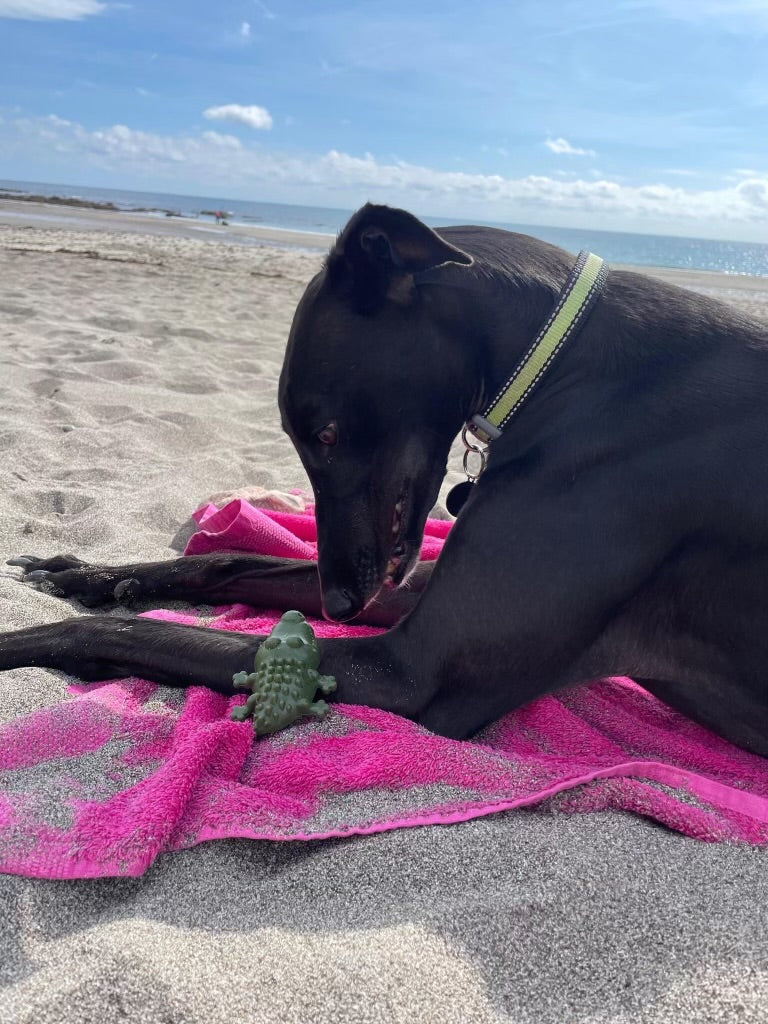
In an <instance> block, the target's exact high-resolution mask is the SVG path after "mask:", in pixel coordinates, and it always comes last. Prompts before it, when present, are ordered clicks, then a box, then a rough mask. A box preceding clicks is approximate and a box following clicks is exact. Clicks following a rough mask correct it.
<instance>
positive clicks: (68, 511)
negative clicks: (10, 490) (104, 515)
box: [19, 490, 93, 516]
mask: <svg viewBox="0 0 768 1024" xmlns="http://www.w3.org/2000/svg"><path fill="white" fill-rule="evenodd" d="M19 501H20V503H21V504H23V505H25V506H26V507H27V509H28V510H29V511H30V512H33V513H36V514H37V515H44V514H46V513H49V514H50V513H51V512H54V513H55V514H56V515H57V516H75V515H77V514H78V513H79V512H85V510H86V509H87V508H90V507H91V505H93V498H90V497H88V495H86V494H81V493H80V492H79V491H63V490H56V491H32V492H31V493H30V494H20V495H19Z"/></svg>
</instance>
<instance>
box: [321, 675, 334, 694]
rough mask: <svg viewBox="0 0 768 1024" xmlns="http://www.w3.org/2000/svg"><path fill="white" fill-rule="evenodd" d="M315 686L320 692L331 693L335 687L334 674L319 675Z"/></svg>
mask: <svg viewBox="0 0 768 1024" xmlns="http://www.w3.org/2000/svg"><path fill="white" fill-rule="evenodd" d="M317 688H318V690H320V691H321V692H322V693H333V691H334V690H335V689H336V679H335V678H334V676H320V677H319V678H318V681H317Z"/></svg>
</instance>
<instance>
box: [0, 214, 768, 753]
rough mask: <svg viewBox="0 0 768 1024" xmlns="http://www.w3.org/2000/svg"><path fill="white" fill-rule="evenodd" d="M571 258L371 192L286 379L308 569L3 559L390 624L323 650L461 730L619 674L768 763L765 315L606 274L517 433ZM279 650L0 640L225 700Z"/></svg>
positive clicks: (307, 299)
mask: <svg viewBox="0 0 768 1024" xmlns="http://www.w3.org/2000/svg"><path fill="white" fill-rule="evenodd" d="M574 269H575V268H574V259H573V256H571V255H569V254H568V253H566V252H564V251H563V250H561V249H559V248H556V247H554V246H552V245H549V244H546V243H544V242H542V241H538V240H536V239H534V238H530V237H528V236H525V235H521V234H514V233H510V232H506V231H500V230H496V229H492V228H487V227H472V226H468V227H466V226H465V227H450V228H441V229H440V230H439V231H433V230H432V229H430V228H429V227H428V226H427V225H425V224H423V223H422V222H421V221H419V220H417V219H416V218H415V217H413V216H412V215H410V214H408V213H406V212H405V211H402V210H395V209H391V208H389V207H385V206H374V205H367V206H365V207H363V208H362V209H361V210H359V211H358V212H357V213H356V214H355V215H354V216H353V217H352V219H351V220H350V221H349V223H348V224H347V226H346V227H345V228H344V230H343V231H342V232H341V234H340V236H339V238H338V240H337V242H336V244H335V245H334V246H333V248H332V250H331V252H330V254H329V256H328V258H327V260H326V262H325V265H324V267H323V269H322V270H321V272H320V273H319V274H318V275H317V276H316V277H315V278H314V279H313V280H312V281H311V282H310V284H309V285H308V287H307V289H306V292H305V293H304V296H303V298H302V299H301V301H300V303H299V306H298V308H297V310H296V314H295V317H294V320H293V324H292V327H291V331H290V336H289V339H288V346H287V351H286V355H285V362H284V366H283V370H282V374H281V378H280V384H279V407H280V413H281V416H282V422H283V427H284V429H285V430H286V431H287V433H288V435H289V436H290V438H291V440H292V442H293V444H294V445H295V447H296V450H297V452H298V454H299V456H300V458H301V461H302V463H303V464H304V467H305V469H306V471H307V474H308V476H309V479H310V481H311V484H312V488H313V490H314V494H315V499H316V516H317V529H318V550H319V557H318V562H317V565H315V564H314V563H306V562H298V561H288V560H280V559H271V558H266V557H260V556H257V555H246V554H232V553H222V554H212V555H207V556H202V557H189V558H181V559H176V560H171V561H167V562H159V563H152V564H142V565H125V566H117V567H105V566H96V565H91V564H87V563H84V562H81V561H80V560H79V559H77V558H74V557H73V556H69V555H64V556H57V557H54V558H47V559H39V558H35V557H32V556H20V557H18V558H14V559H11V562H10V564H12V565H20V566H22V568H23V569H24V574H25V578H26V580H28V581H30V582H32V583H33V584H37V585H42V586H45V587H46V588H48V589H50V590H51V591H52V592H53V593H56V594H59V595H61V596H67V597H76V598H79V599H80V601H82V603H83V604H86V605H89V606H92V605H96V604H99V603H104V602H107V601H114V600H117V601H120V602H124V603H128V602H130V601H132V600H134V599H137V598H141V599H142V600H152V601H155V602H158V603H162V602H163V601H165V600H167V599H185V600H190V601H192V602H205V603H215V604H219V603H227V602H244V603H247V604H251V605H266V606H269V607H283V608H297V609H299V610H301V611H303V612H305V613H306V614H310V615H320V614H325V616H326V617H327V618H330V619H333V620H337V621H355V622H366V623H372V624H374V625H381V626H385V627H389V628H387V629H386V631H385V632H382V633H380V634H378V635H374V636H369V637H364V638H349V639H331V640H321V641H320V648H321V665H320V671H322V672H323V673H325V674H327V675H333V676H335V677H336V679H337V680H338V689H337V691H336V693H335V694H334V697H333V699H335V700H338V701H343V702H348V703H354V704H367V705H371V706H375V707H379V708H383V709H386V710H389V711H392V712H396V713H398V714H401V715H405V716H408V717H410V718H411V719H413V720H415V721H417V722H419V723H421V724H423V725H424V726H425V727H426V728H428V729H430V730H432V731H434V732H436V733H440V734H442V735H445V736H450V737H455V738H463V737H467V736H470V735H471V734H473V733H474V732H476V731H477V730H479V729H480V728H482V727H483V726H485V725H486V724H488V723H490V722H492V721H493V720H495V719H497V718H498V717H500V716H501V715H503V714H504V713H506V712H508V711H510V710H511V709H513V708H516V707H518V706H520V705H523V704H525V703H527V702H528V701H531V700H533V699H534V698H536V697H539V696H541V695H543V694H546V693H551V692H554V691H557V690H559V689H562V688H564V687H572V686H575V685H577V684H580V683H584V682H587V681H589V680H592V679H595V678H598V677H602V676H607V675H623V676H632V677H633V678H635V679H636V680H637V681H638V682H639V683H640V684H641V685H643V686H644V687H645V688H647V689H648V690H649V691H650V692H651V693H653V694H655V695H656V696H657V697H659V698H660V699H661V700H662V701H664V702H666V703H667V704H669V705H670V706H672V707H673V708H675V709H677V710H679V711H681V712H682V713H684V714H685V715H687V716H689V717H690V718H692V719H694V720H696V721H697V722H699V723H701V724H703V725H705V726H707V727H709V728H710V729H712V730H713V731H714V732H716V733H719V734H720V735H721V736H723V737H725V738H726V739H728V740H730V741H731V742H733V743H735V744H738V745H740V746H742V747H744V748H746V749H748V750H751V751H753V752H756V753H759V754H761V755H763V756H768V674H767V670H766V666H767V665H768V511H767V510H768V403H767V402H766V394H768V331H767V330H766V328H765V326H763V325H760V324H758V323H756V322H751V321H750V320H749V319H748V318H747V317H745V316H742V315H741V314H740V313H739V312H738V311H736V310H735V309H732V308H731V307H730V306H727V305H723V304H720V303H718V302H715V301H713V300H711V299H708V298H705V297H702V296H700V295H697V294H694V293H692V292H689V291H686V290H683V289H680V288H676V287H673V286H671V285H668V284H664V283H661V282H659V281H657V280H653V279H651V278H649V277H646V276H643V275H641V274H637V273H632V272H627V271H623V270H622V271H620V270H610V271H609V272H607V273H606V272H605V268H601V270H600V273H599V275H598V277H599V280H598V279H597V278H596V279H595V280H594V281H593V282H592V285H594V287H592V286H590V287H591V289H592V290H591V293H590V295H589V297H588V298H589V301H585V302H581V305H580V313H581V314H582V316H581V320H580V321H579V322H578V323H576V322H575V321H574V322H573V323H570V322H569V327H568V329H567V330H566V331H565V335H566V337H565V338H560V339H559V342H558V346H557V348H556V349H554V350H553V351H551V352H550V353H549V354H547V355H546V358H544V359H543V360H542V359H540V360H539V362H540V363H541V362H543V366H541V365H539V366H537V367H534V369H535V372H528V378H527V383H526V384H525V388H524V394H523V395H522V397H523V398H524V399H525V401H521V402H517V400H516V401H515V407H514V409H513V410H512V411H513V412H514V415H513V416H510V415H508V416H507V417H506V420H505V422H504V425H503V429H500V428H499V427H498V423H497V424H496V426H494V425H493V423H492V417H491V418H490V419H489V413H488V411H489V409H491V407H492V402H491V400H492V399H493V398H494V396H503V395H504V393H505V390H504V389H505V382H506V381H508V380H509V379H510V374H512V376H513V377H514V373H513V371H514V370H515V368H516V367H520V366H523V367H524V368H525V365H526V362H525V361H526V359H527V358H528V357H530V356H531V353H532V351H534V349H535V346H532V339H536V338H537V337H539V336H541V335H542V330H543V325H546V324H547V323H550V324H551V322H552V320H553V311H555V310H557V309H558V308H561V307H563V302H565V297H567V287H568V282H569V281H570V282H571V284H572V283H573V280H574ZM577 277H578V275H577ZM579 280H580V278H579ZM566 305H567V304H566ZM558 315H559V314H558ZM574 325H575V326H574ZM571 328H573V329H572V330H571ZM569 332H570V336H568V335H569ZM534 354H535V353H534ZM529 371H530V368H529ZM489 402H491V405H489ZM467 424H469V426H470V428H471V429H472V431H473V434H470V435H467V436H468V439H469V446H470V448H471V449H473V450H477V449H481V457H482V459H483V461H484V462H485V467H484V469H483V471H482V472H481V473H480V472H479V469H477V468H473V467H474V463H471V464H470V475H471V476H474V477H475V478H476V479H474V482H472V483H468V484H467V486H466V488H465V493H464V494H462V495H458V496H457V498H456V502H457V504H458V500H459V498H463V499H465V501H464V504H463V507H462V508H461V510H460V512H459V514H458V517H457V520H456V523H455V525H454V527H453V529H452V530H451V532H450V534H449V536H448V539H447V541H446V544H445V546H444V549H443V551H442V553H441V555H440V557H439V558H438V559H437V561H436V562H435V563H419V564H417V558H418V551H419V545H420V540H421V537H422V532H423V528H424V523H425V520H426V518H427V515H428V513H429V511H430V509H431V508H432V506H433V504H434V502H435V501H436V499H437V496H438V491H439V487H440V484H441V481H442V479H443V476H444V473H445V468H446V461H447V457H448V453H449V449H450V447H451V444H452V442H453V441H454V439H455V437H456V435H457V433H458V432H459V431H460V430H461V429H462V426H463V425H467ZM473 435H474V436H473ZM475 438H480V439H482V440H483V441H486V442H490V443H489V444H488V447H487V448H485V447H484V446H483V445H481V444H479V443H475ZM260 642H261V638H259V637H254V636H246V635H237V634H233V633H231V632H224V631H216V630H211V629H207V628H204V627H199V628H198V627H190V626H184V625H179V624H174V623H168V622H162V621H153V620H148V619H138V618H118V617H114V616H111V615H110V616H99V615H93V616H88V617H83V618H73V619H68V620H65V621H63V622H57V623H55V624H51V625H46V626H39V627H34V628H31V629H24V630H20V631H17V632H9V633H5V634H2V635H0V668H3V669H8V668H14V667H16V666H22V665H39V666H46V667H49V668H56V669H61V670H64V671H66V672H68V673H70V674H72V675H75V676H79V677H80V678H81V679H85V680H96V679H106V678H118V677H121V676H126V675H138V676H141V677H143V678H147V679H150V680H154V681H156V682H157V683H161V684H168V685H172V686H189V685H206V686H209V687H211V688H213V689H215V690H217V691H219V692H222V693H225V694H230V693H233V692H235V691H234V689H233V687H232V676H233V674H234V673H236V672H239V671H243V670H249V669H250V668H251V666H252V663H253V658H254V654H255V652H256V650H257V648H258V646H259V644H260Z"/></svg>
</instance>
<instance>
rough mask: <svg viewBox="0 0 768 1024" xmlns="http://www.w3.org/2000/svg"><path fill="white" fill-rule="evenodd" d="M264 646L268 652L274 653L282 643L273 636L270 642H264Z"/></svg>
mask: <svg viewBox="0 0 768 1024" xmlns="http://www.w3.org/2000/svg"><path fill="white" fill-rule="evenodd" d="M264 646H265V647H266V649H267V650H268V651H274V649H275V648H276V647H279V646H280V641H279V639H278V638H277V637H276V636H271V637H270V638H269V640H265V641H264Z"/></svg>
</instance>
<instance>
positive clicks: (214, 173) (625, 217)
mask: <svg viewBox="0 0 768 1024" xmlns="http://www.w3.org/2000/svg"><path fill="white" fill-rule="evenodd" d="M0 150H1V151H2V152H3V153H4V155H5V156H7V158H8V160H11V159H12V158H14V157H15V156H17V155H18V154H23V155H24V159H25V160H26V161H27V164H28V165H29V166H33V165H35V164H37V165H39V166H43V165H45V166H51V160H52V159H54V158H55V160H56V161H57V167H64V168H66V167H70V168H77V170H78V171H81V170H82V168H83V167H85V166H91V167H94V168H96V169H99V170H100V171H105V170H106V171H109V172H112V173H114V174H115V175H119V176H120V179H121V180H122V181H131V182H132V183H136V185H135V186H134V187H139V186H138V183H140V182H141V181H147V182H151V183H152V185H153V187H155V183H156V182H161V181H164V182H168V184H169V185H170V184H171V183H173V184H177V183H178V182H179V181H180V180H184V181H185V182H189V183H191V184H195V185H196V186H197V187H200V183H203V182H204V183H205V184H206V186H207V187H208V189H209V191H213V190H214V188H215V189H217V190H221V189H224V188H226V189H227V190H228V193H229V194H230V195H237V194H248V193H250V194H257V193H258V192H263V191H265V190H270V191H271V192H272V193H276V192H279V193H280V194H281V195H283V196H284V197H285V198H286V199H287V200H288V201H291V199H292V198H293V201H297V202H298V201H301V197H310V196H312V197H313V199H312V200H311V201H313V202H323V201H325V202H327V204H328V205H329V206H334V205H353V204H354V205H356V204H357V203H358V202H362V201H363V200H364V199H366V198H370V199H372V200H374V201H381V202H390V203H394V204H400V205H403V206H411V207H417V208H418V209H421V210H423V211H426V212H431V213H433V214H435V215H438V214H440V213H442V212H444V213H445V215H447V216H469V215H476V216H478V217H479V218H481V219H492V220H500V221H512V222H518V223H529V224H537V223H539V224H541V223H559V224H568V223H573V222H576V221H581V222H587V221H589V222H592V223H597V224H600V225H601V226H605V227H608V226H611V225H614V226H617V227H618V228H621V226H622V225H626V224H630V223H631V224H633V225H635V230H641V229H643V228H644V227H648V226H649V225H651V224H656V225H661V226H662V227H666V229H667V230H679V231H681V232H682V231H684V230H685V231H694V232H699V233H706V232H709V231H712V230H713V227H712V225H715V224H717V225H721V226H722V225H732V226H733V225H741V226H742V227H741V233H742V234H747V235H751V236H753V237H754V236H756V233H762V234H763V235H764V233H765V225H766V224H768V175H763V176H760V175H755V176H754V177H750V178H746V179H743V180H740V181H739V182H738V183H734V182H732V183H729V184H727V185H724V186H723V187H721V188H713V189H695V188H690V187H682V186H678V185H675V186H671V185H666V184H660V183H655V182H648V183H647V184H645V185H627V184H625V183H622V182H618V181H611V180H608V179H605V178H600V179H598V180H594V181H593V180H587V179H584V178H581V177H568V178H565V179H563V178H558V177H549V176H546V175H540V174H529V175H526V176H525V177H517V178H512V177H503V176H502V175H500V174H473V173H468V172H466V171H460V170H441V169H436V168H432V167H422V166H419V165H417V164H411V163H408V162H406V161H403V160H391V161H389V162H386V163H385V162H381V161H379V160H377V159H376V158H375V157H374V156H373V155H371V154H370V153H366V154H365V155H364V156H353V155H351V154H349V153H343V152H340V151H339V150H335V149H332V150H330V151H328V152H327V153H324V154H314V155H313V154H307V155H304V156H297V155H295V154H286V153H281V152H277V151H271V152H270V151H268V150H266V151H265V150H264V149H263V148H262V147H258V148H257V147H255V146H249V145H245V144H243V143H242V142H241V141H240V140H239V139H238V138H236V137H235V136H233V135H225V134H222V133H220V132H216V131H206V132H203V133H201V134H200V135H179V136H170V135H159V134H155V133H152V132H144V131H138V130H135V129H132V128H128V127H127V126H126V125H113V126H112V127H110V128H105V129H102V130H98V131H89V130H88V129H86V128H84V127H83V126H82V125H79V124H76V123H73V122H70V121H67V120H64V119H63V118H60V117H57V116H55V115H50V116H48V117H44V118H30V119H24V118H18V117H17V118H15V119H13V120H10V119H7V120H6V122H5V124H2V125H0ZM72 173H74V171H73V172H72ZM224 194H226V193H224ZM314 197H317V198H314ZM648 230H653V228H651V227H648ZM719 230H720V231H721V232H725V231H730V232H733V231H734V230H735V228H734V227H730V228H726V227H721V228H719ZM757 236H758V237H759V236H760V235H759V234H758V235H757Z"/></svg>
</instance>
